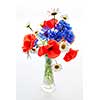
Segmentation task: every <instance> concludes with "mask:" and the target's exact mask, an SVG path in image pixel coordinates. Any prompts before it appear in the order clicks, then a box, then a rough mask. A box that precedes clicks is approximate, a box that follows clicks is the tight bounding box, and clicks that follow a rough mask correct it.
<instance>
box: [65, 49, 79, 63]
mask: <svg viewBox="0 0 100 100" xmlns="http://www.w3.org/2000/svg"><path fill="white" fill-rule="evenodd" d="M77 52H78V50H73V49H72V48H70V50H69V52H68V53H66V55H65V56H64V58H63V59H64V60H65V61H66V62H68V61H70V60H72V59H74V58H75V57H76V55H77Z"/></svg>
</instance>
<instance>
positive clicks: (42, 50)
mask: <svg viewBox="0 0 100 100" xmlns="http://www.w3.org/2000/svg"><path fill="white" fill-rule="evenodd" d="M57 13H58V10H56V9H53V10H52V11H51V12H50V15H51V16H52V18H51V19H48V20H45V21H43V24H41V25H40V26H41V29H40V30H39V31H33V29H32V28H31V25H30V24H28V25H27V28H29V29H30V30H31V31H32V34H27V35H25V36H24V41H23V46H22V49H23V52H25V53H26V54H27V55H28V57H29V56H30V54H31V53H33V54H34V53H35V52H36V51H37V55H38V56H39V57H41V56H45V59H46V62H45V72H44V81H43V83H44V85H42V88H43V89H44V90H45V91H49V92H50V91H53V90H54V86H55V85H54V77H53V71H52V70H53V69H54V71H59V70H60V69H61V68H62V66H61V64H58V63H57V61H56V63H55V64H52V60H54V58H56V57H58V56H59V55H60V54H61V53H62V51H64V52H66V54H65V56H64V57H63V60H64V61H65V62H69V61H71V60H73V59H74V58H75V57H76V55H77V52H78V50H73V49H72V48H70V45H71V44H72V43H73V42H74V40H75V35H74V34H73V31H72V27H71V26H70V24H69V23H67V16H62V17H61V19H60V20H58V19H56V16H57Z"/></svg>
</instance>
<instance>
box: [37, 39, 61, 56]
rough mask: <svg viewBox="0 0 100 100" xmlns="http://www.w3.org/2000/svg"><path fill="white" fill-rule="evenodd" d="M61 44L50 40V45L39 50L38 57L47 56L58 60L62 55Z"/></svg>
mask: <svg viewBox="0 0 100 100" xmlns="http://www.w3.org/2000/svg"><path fill="white" fill-rule="evenodd" d="M60 52H61V51H60V49H59V44H58V42H56V41H55V40H49V41H48V45H46V46H42V47H40V48H39V50H38V55H39V56H42V55H44V54H46V55H47V56H48V57H49V58H56V57H58V56H59V55H60Z"/></svg>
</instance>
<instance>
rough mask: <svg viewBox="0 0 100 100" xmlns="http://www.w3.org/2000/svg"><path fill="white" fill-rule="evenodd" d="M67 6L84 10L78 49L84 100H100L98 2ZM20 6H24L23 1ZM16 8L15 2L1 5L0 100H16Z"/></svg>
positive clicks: (6, 1)
mask: <svg viewBox="0 0 100 100" xmlns="http://www.w3.org/2000/svg"><path fill="white" fill-rule="evenodd" d="M33 1H34V0H33ZM62 1H63V0H62ZM66 2H67V4H69V5H71V7H72V6H73V5H74V6H79V5H80V6H81V7H82V8H83V18H82V24H81V25H82V27H81V32H82V38H81V39H82V43H81V45H82V46H81V47H82V51H83V53H82V58H83V60H82V63H83V64H82V65H83V70H82V71H83V97H84V100H100V96H99V94H100V61H99V57H100V53H99V51H100V46H99V43H100V39H99V37H100V30H99V23H100V13H99V9H100V6H99V4H100V3H99V0H88V1H87V0H83V2H82V0H81V1H80V0H76V1H73V0H70V1H68V0H66ZM73 2H74V3H73ZM22 3H23V5H24V3H25V4H26V2H25V0H24V2H22ZM15 5H16V3H15V1H14V0H3V1H0V12H1V14H0V27H1V28H0V47H1V48H0V100H15V99H16V51H17V49H16V48H15V47H16V42H15V39H16V37H15V36H16V30H15V27H14V26H15V25H16V23H15V18H16V14H15V13H16V12H15ZM71 20H72V19H71Z"/></svg>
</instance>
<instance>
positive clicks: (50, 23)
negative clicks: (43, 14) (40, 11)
mask: <svg viewBox="0 0 100 100" xmlns="http://www.w3.org/2000/svg"><path fill="white" fill-rule="evenodd" d="M57 22H58V20H57V19H54V18H53V19H50V20H48V21H44V23H43V26H42V27H43V28H46V27H48V28H50V29H51V28H53V27H54V26H55V24H57Z"/></svg>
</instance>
